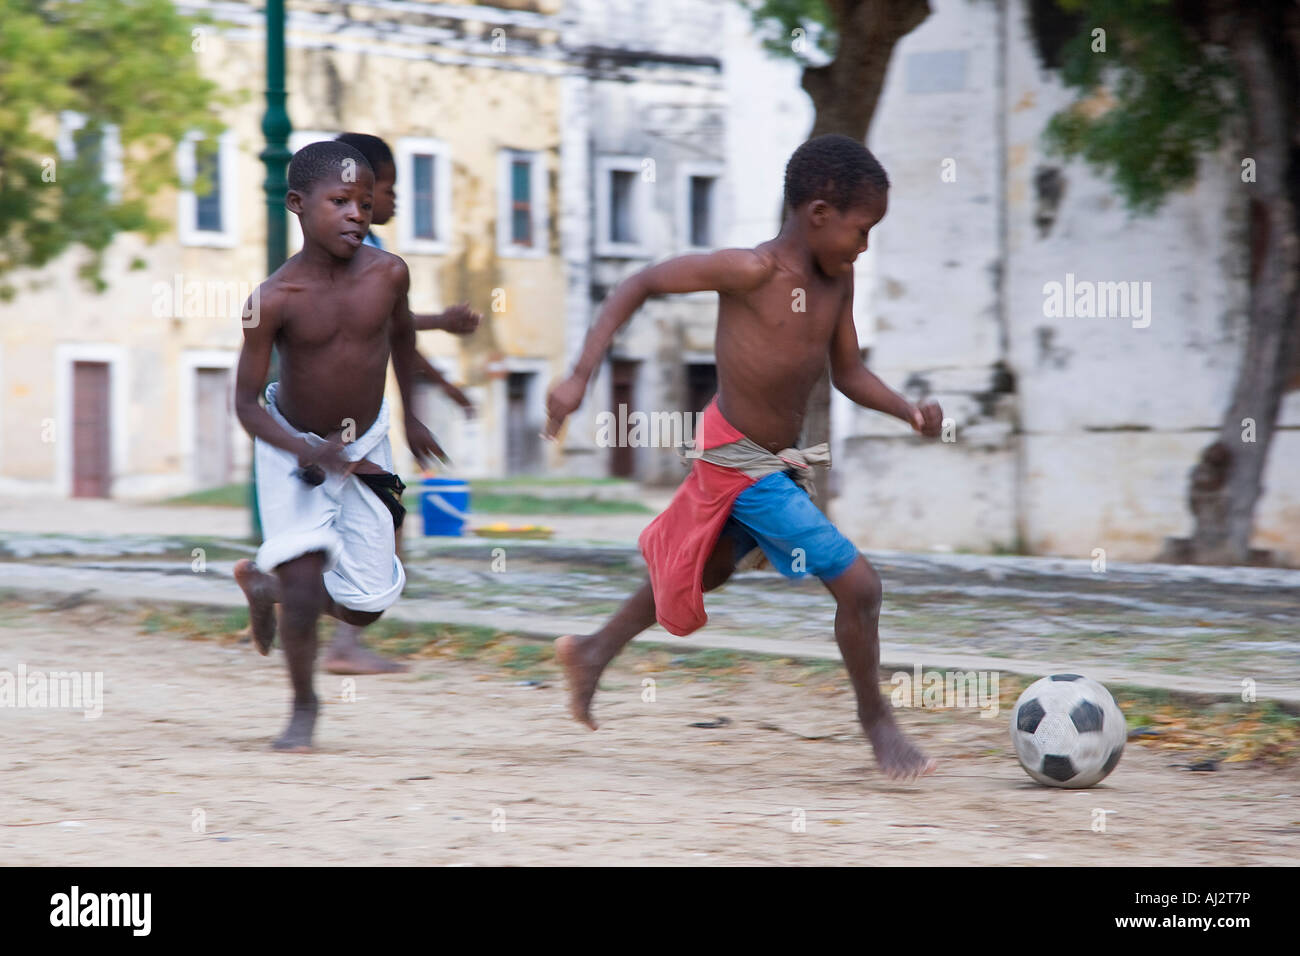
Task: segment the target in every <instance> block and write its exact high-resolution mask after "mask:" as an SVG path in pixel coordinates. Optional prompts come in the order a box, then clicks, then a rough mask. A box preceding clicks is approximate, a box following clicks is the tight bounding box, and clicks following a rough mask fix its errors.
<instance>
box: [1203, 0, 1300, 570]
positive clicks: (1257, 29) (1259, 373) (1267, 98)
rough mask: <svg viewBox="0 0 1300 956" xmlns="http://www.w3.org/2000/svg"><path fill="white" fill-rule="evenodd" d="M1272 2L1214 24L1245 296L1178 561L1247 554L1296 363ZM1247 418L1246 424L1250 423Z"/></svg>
mask: <svg viewBox="0 0 1300 956" xmlns="http://www.w3.org/2000/svg"><path fill="white" fill-rule="evenodd" d="M1282 6H1283V5H1281V4H1270V5H1268V7H1267V8H1266V10H1267V12H1266V11H1264V10H1260V9H1259V8H1255V7H1253V5H1252V6H1247V7H1245V8H1242V9H1240V10H1234V11H1231V12H1228V13H1227V14H1226V15H1225V16H1226V17H1227V18H1228V19H1227V21H1226V23H1225V22H1221V23H1220V24H1218V26H1219V27H1221V28H1222V32H1223V33H1224V34H1226V36H1227V43H1228V47H1229V49H1230V51H1231V55H1232V58H1233V61H1234V63H1235V65H1236V67H1237V71H1238V74H1239V76H1240V77H1241V83H1242V89H1243V92H1244V94H1245V98H1246V107H1247V109H1246V118H1247V125H1248V134H1247V140H1246V143H1247V149H1246V154H1247V155H1248V156H1249V157H1250V158H1252V159H1254V160H1255V168H1256V178H1257V181H1256V182H1254V183H1243V188H1244V189H1246V190H1248V191H1249V195H1250V227H1251V228H1250V234H1251V242H1250V257H1251V262H1250V298H1249V306H1248V324H1247V332H1246V342H1245V346H1244V349H1243V353H1242V358H1241V362H1240V364H1239V370H1238V373H1237V382H1236V386H1235V388H1234V389H1233V394H1232V401H1231V403H1230V404H1229V406H1228V410H1227V414H1226V417H1225V418H1224V420H1223V425H1222V428H1221V429H1220V432H1219V436H1218V438H1217V440H1216V441H1214V442H1213V443H1211V444H1210V445H1209V446H1208V447H1206V448H1205V449H1204V450H1203V451H1202V452H1201V457H1200V460H1199V461H1198V463H1197V465H1196V467H1195V468H1193V469H1192V473H1191V481H1190V486H1191V487H1190V490H1189V494H1188V503H1189V505H1190V507H1191V510H1192V513H1193V515H1194V516H1195V528H1194V530H1193V532H1192V537H1191V539H1190V541H1189V542H1188V546H1187V548H1186V549H1185V554H1184V557H1185V559H1188V560H1191V561H1193V562H1195V563H1198V564H1245V563H1248V562H1249V561H1250V557H1251V554H1250V539H1251V532H1252V530H1253V525H1254V521H1253V519H1254V512H1255V506H1256V503H1257V502H1258V500H1259V496H1260V494H1261V493H1262V491H1263V474H1264V466H1265V463H1266V462H1267V461H1268V451H1269V447H1270V445H1271V444H1272V441H1273V432H1274V431H1275V429H1276V425H1277V417H1278V410H1279V406H1280V405H1281V401H1282V395H1283V393H1284V392H1285V391H1286V390H1287V388H1288V386H1290V385H1291V384H1292V381H1293V378H1294V376H1295V374H1296V367H1297V361H1300V289H1298V285H1297V277H1298V274H1300V220H1298V219H1297V216H1298V215H1300V140H1297V132H1298V130H1297V119H1300V116H1298V107H1297V102H1298V101H1300V82H1297V68H1296V63H1297V53H1298V52H1300V50H1298V49H1297V47H1300V38H1298V36H1297V33H1298V31H1300V22H1296V21H1297V18H1296V17H1295V16H1294V14H1293V13H1292V14H1291V15H1290V16H1291V18H1292V22H1290V23H1289V24H1288V23H1287V22H1286V18H1287V16H1288V14H1286V13H1284V12H1283V10H1282ZM1252 425H1253V427H1251V426H1252Z"/></svg>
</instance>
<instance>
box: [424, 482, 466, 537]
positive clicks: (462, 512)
mask: <svg viewBox="0 0 1300 956" xmlns="http://www.w3.org/2000/svg"><path fill="white" fill-rule="evenodd" d="M420 515H421V517H422V518H423V519H424V533H425V535H445V536H449V537H458V536H460V535H462V534H464V533H465V522H466V520H468V518H469V485H467V484H466V483H465V482H464V481H462V480H461V479H460V478H425V479H424V481H423V482H421V491H420Z"/></svg>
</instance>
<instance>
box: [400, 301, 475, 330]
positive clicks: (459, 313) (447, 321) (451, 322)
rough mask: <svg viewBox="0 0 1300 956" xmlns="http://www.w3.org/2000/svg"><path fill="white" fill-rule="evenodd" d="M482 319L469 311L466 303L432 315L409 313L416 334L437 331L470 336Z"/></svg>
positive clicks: (472, 311) (471, 310)
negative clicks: (429, 330)
mask: <svg viewBox="0 0 1300 956" xmlns="http://www.w3.org/2000/svg"><path fill="white" fill-rule="evenodd" d="M482 319H483V316H481V315H479V314H478V313H477V312H475V311H474V310H473V309H471V308H470V307H469V303H468V302H462V303H461V304H460V305H453V306H452V307H451V308H450V309H447V310H446V311H444V312H439V313H437V314H434V315H416V314H415V313H411V321H412V322H413V323H414V325H415V330H416V331H417V332H423V331H425V330H427V329H438V330H439V331H442V332H450V333H451V334H452V335H469V334H471V333H472V332H473V331H474V330H475V329H477V328H478V324H479V322H480V321H482Z"/></svg>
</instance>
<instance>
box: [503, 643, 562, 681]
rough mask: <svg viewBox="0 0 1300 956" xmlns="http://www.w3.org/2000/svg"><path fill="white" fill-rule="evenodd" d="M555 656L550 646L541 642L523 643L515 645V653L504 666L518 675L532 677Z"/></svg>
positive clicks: (504, 662)
mask: <svg viewBox="0 0 1300 956" xmlns="http://www.w3.org/2000/svg"><path fill="white" fill-rule="evenodd" d="M554 656H555V654H554V652H553V650H552V649H551V645H549V644H543V643H541V642H540V641H527V642H523V641H521V642H519V643H517V644H514V645H513V653H511V655H510V656H509V657H508V658H506V659H505V661H503V663H502V666H503V667H505V668H506V669H508V670H512V671H515V672H516V673H520V674H528V675H532V674H535V673H537V672H538V671H539V669H540V667H541V665H542V664H545V663H547V662H549V661H550V660H551V659H552V658H554Z"/></svg>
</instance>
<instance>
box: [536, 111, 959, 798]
mask: <svg viewBox="0 0 1300 956" xmlns="http://www.w3.org/2000/svg"><path fill="white" fill-rule="evenodd" d="M888 190H889V181H888V179H887V178H886V176H885V171H884V170H883V169H882V168H881V166H880V164H879V163H878V162H877V161H876V158H875V157H874V156H872V155H871V153H870V152H869V151H868V150H867V149H866V147H864V146H863V145H862V144H861V143H859V142H857V141H855V140H852V139H849V138H847V137H844V136H819V137H817V138H815V139H812V140H809V141H808V142H807V143H805V144H803V145H802V146H801V147H799V149H798V150H796V151H795V153H794V155H793V156H792V157H791V158H790V161H789V163H788V165H787V166H786V174H785V201H786V204H787V209H788V212H789V215H788V217H787V219H786V221H785V224H784V225H783V226H782V227H781V232H780V234H779V235H778V236H777V237H776V238H775V239H772V240H770V241H768V242H765V243H763V244H761V245H759V246H758V247H756V248H754V249H725V250H722V251H719V252H713V253H709V254H704V255H688V256H681V257H679V258H676V259H670V260H668V261H666V262H662V263H659V264H658V265H654V266H650V267H649V268H647V269H643V270H642V271H640V272H638V273H636V274H635V275H633V276H631V277H630V278H628V279H627V280H625V281H624V282H623V283H622V284H621V285H619V286H618V288H617V289H615V291H614V292H613V294H612V295H611V296H610V297H609V298H608V299H607V300H606V301H605V305H604V307H603V308H602V310H601V314H600V316H599V317H598V318H597V320H596V323H595V324H594V325H593V326H592V328H591V330H590V332H589V333H588V335H587V340H586V343H585V344H584V346H583V350H582V354H581V356H580V357H579V359H578V362H577V364H576V366H575V368H574V371H573V372H572V374H571V375H570V376H569V377H568V378H567V379H565V380H564V381H562V382H561V383H560V384H558V385H556V386H555V388H553V389H552V390H551V392H550V394H549V396H548V398H547V414H548V417H549V420H548V422H547V434H548V436H552V437H553V436H555V435H556V434H557V433H558V431H559V429H560V426H561V425H562V423H563V422H564V419H565V418H566V417H568V416H569V415H570V414H572V413H573V411H574V410H575V409H577V407H578V406H579V405H580V404H581V402H582V398H583V395H584V394H585V392H586V389H587V385H588V383H589V382H590V380H591V376H592V374H593V373H594V371H595V370H596V368H597V366H598V365H599V363H600V361H601V359H602V357H603V356H604V354H605V351H606V349H607V348H608V347H609V344H610V342H611V341H612V339H613V337H614V334H615V332H617V330H618V329H619V328H620V327H621V326H622V325H623V324H624V323H625V322H627V321H628V319H629V318H630V317H631V316H632V313H634V312H635V311H636V310H637V309H638V308H639V307H640V306H641V304H642V303H643V302H645V300H646V299H647V298H649V297H651V296H659V295H665V294H669V293H688V292H705V291H713V292H717V293H718V325H717V338H716V342H715V352H716V355H717V364H718V394H717V398H716V399H715V401H714V402H713V403H712V404H711V405H710V406H709V408H708V409H706V411H705V413H704V416H703V418H702V419H701V422H700V427H699V429H698V433H697V436H696V442H695V448H696V453H697V454H699V456H700V457H699V458H698V459H697V460H696V461H695V462H694V464H693V466H692V470H691V473H690V474H689V475H688V476H687V478H686V479H685V480H684V481H683V482H682V485H681V487H680V488H679V489H678V491H677V493H676V495H675V496H674V497H673V500H672V503H671V504H670V505H669V506H668V509H667V510H666V511H665V512H664V513H663V514H662V515H660V516H659V517H658V518H656V519H655V520H654V521H653V522H652V523H651V524H650V526H649V527H647V528H646V530H645V531H644V532H643V533H642V535H641V540H640V545H641V550H642V553H643V554H644V556H645V559H646V564H647V565H648V567H649V571H650V574H649V579H648V580H647V581H646V583H645V584H644V585H642V587H641V588H640V590H638V591H637V592H636V593H635V594H634V595H632V597H630V598H629V599H628V600H627V602H626V603H625V604H624V605H623V606H622V608H620V609H619V611H618V612H617V613H616V614H615V615H614V616H613V617H612V618H611V619H610V620H609V621H608V622H607V623H606V624H605V626H604V627H603V628H601V629H600V630H598V631H596V632H595V633H594V634H588V635H583V636H578V635H566V636H565V637H561V638H560V639H559V640H557V641H556V642H555V650H556V655H557V657H558V658H559V660H560V662H561V664H562V665H563V666H564V670H565V676H566V680H567V683H568V691H569V710H570V713H571V714H572V715H573V717H574V718H576V719H577V720H578V721H580V722H582V723H584V724H586V725H587V726H588V727H590V728H591V729H593V730H594V729H595V728H596V721H595V719H594V718H593V717H592V712H591V702H592V696H593V695H594V693H595V690H596V685H597V682H598V681H599V679H600V675H601V673H602V671H603V670H604V669H605V667H606V666H607V665H608V664H609V662H610V661H611V660H613V659H614V657H615V656H616V655H617V654H618V653H619V651H620V650H622V648H623V647H624V646H626V645H627V643H628V642H629V641H631V640H632V638H634V637H635V636H636V635H637V634H639V633H641V632H642V631H643V630H645V629H646V628H647V627H649V626H650V625H651V624H653V623H654V622H655V620H656V619H657V620H658V621H659V623H660V624H662V625H663V626H664V627H665V628H666V629H667V630H669V631H671V632H672V633H673V634H677V635H683V634H688V633H690V632H691V631H694V630H695V629H697V628H699V627H700V626H701V625H703V624H704V622H705V621H706V620H707V616H706V615H705V613H704V602H703V592H704V591H710V590H713V589H714V588H716V587H718V586H719V585H721V584H722V583H723V582H725V581H726V580H727V579H728V578H729V577H730V576H731V573H732V572H733V571H734V570H735V567H736V565H737V563H738V562H739V561H740V559H741V558H742V557H744V556H745V555H746V554H747V553H748V552H750V551H751V550H753V549H754V548H755V547H758V548H761V549H762V552H763V555H764V556H765V557H766V558H767V559H768V560H769V561H770V562H771V563H772V565H773V566H774V567H775V568H777V570H779V571H781V573H782V574H784V575H785V576H787V577H803V576H804V575H805V574H815V575H816V576H817V577H818V578H820V579H821V581H822V583H823V584H824V585H825V586H826V588H827V590H828V591H830V592H831V594H832V595H833V596H834V598H835V601H836V605H837V608H836V613H835V640H836V643H837V644H838V645H839V648H840V653H841V655H842V656H843V658H844V664H845V667H846V668H847V670H848V673H849V679H850V680H851V682H852V684H853V690H854V692H855V694H856V696H857V708H858V719H859V720H860V721H861V723H862V728H863V730H864V731H865V732H866V735H867V738H868V739H869V740H870V741H871V745H872V748H873V749H874V751H875V755H876V760H877V762H878V763H879V764H880V767H881V769H882V770H883V771H884V772H885V773H886V774H887V775H888V776H890V777H892V778H897V779H907V778H912V777H916V776H919V775H922V774H927V773H930V772H932V771H933V770H934V766H935V764H934V761H933V760H931V759H929V758H927V757H926V756H925V755H924V754H923V753H922V752H921V751H920V750H919V749H918V748H917V747H916V746H915V745H914V744H912V743H911V742H910V741H909V740H908V739H907V738H906V737H905V736H904V735H903V733H902V732H901V731H900V730H899V729H898V726H897V725H896V724H895V722H894V719H893V715H892V714H891V712H890V708H889V706H888V704H887V703H886V701H885V699H884V697H883V696H882V695H881V693H880V675H879V663H880V643H879V633H878V622H879V617H880V602H881V585H880V577H879V576H878V575H877V574H876V572H875V570H874V569H873V568H872V567H871V565H870V564H869V563H868V562H867V560H866V558H864V557H863V556H862V555H861V554H859V553H858V549H857V548H856V547H854V545H853V544H852V543H851V542H850V541H849V540H848V539H847V538H845V537H844V535H842V534H841V533H840V532H839V531H838V530H836V528H835V527H834V526H833V525H832V524H831V523H830V521H829V520H828V519H827V518H826V517H825V515H823V514H822V513H821V512H820V511H819V510H818V509H817V507H816V506H815V505H814V504H813V503H812V500H811V499H810V497H809V495H808V493H807V491H808V489H810V487H811V481H810V478H811V472H812V466H813V465H816V464H824V463H829V454H828V452H827V450H826V446H825V445H824V444H823V445H820V446H817V447H815V448H809V449H795V448H793V447H791V446H793V445H794V443H795V442H796V440H797V439H798V437H799V433H800V428H801V426H802V424H803V418H804V410H805V408H806V407H807V404H808V397H809V394H810V393H811V391H812V388H813V385H814V384H815V383H816V381H817V379H818V377H819V376H820V375H821V373H822V371H823V369H825V368H826V367H827V363H828V362H829V363H830V371H831V382H832V384H833V385H834V387H835V388H837V389H839V391H841V392H842V393H844V394H845V395H846V396H848V397H849V398H850V399H852V400H853V401H854V402H856V403H857V404H859V405H862V406H863V407H865V408H871V409H875V410H877V411H881V412H884V413H886V414H889V415H893V416H895V417H896V418H900V419H902V420H903V421H904V422H907V423H908V424H909V425H911V426H912V427H913V428H914V429H915V430H916V431H918V432H921V433H922V434H924V435H926V436H927V437H931V438H933V437H936V436H937V435H938V434H939V431H940V428H941V425H942V418H943V416H942V412H941V411H940V409H939V406H938V404H937V403H935V402H933V401H930V402H926V403H924V404H922V405H920V406H917V405H913V404H912V403H911V402H909V401H907V399H905V398H904V397H903V396H901V395H899V394H897V393H895V392H893V391H891V390H890V389H889V388H888V387H886V386H885V385H884V384H883V383H882V382H881V381H880V379H878V378H877V377H876V376H875V375H873V374H872V373H871V372H870V371H868V370H867V368H866V366H865V365H864V364H863V362H862V357H861V353H860V352H859V350H858V336H857V332H856V331H855V329H854V326H853V262H854V260H855V259H857V257H858V256H859V255H860V254H861V253H862V252H864V251H865V250H866V248H867V234H868V233H869V232H870V230H871V228H872V227H873V226H875V225H876V224H877V223H878V222H880V220H881V219H883V218H884V215H885V210H886V206H887V200H888Z"/></svg>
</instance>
